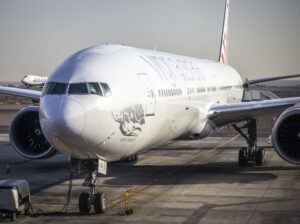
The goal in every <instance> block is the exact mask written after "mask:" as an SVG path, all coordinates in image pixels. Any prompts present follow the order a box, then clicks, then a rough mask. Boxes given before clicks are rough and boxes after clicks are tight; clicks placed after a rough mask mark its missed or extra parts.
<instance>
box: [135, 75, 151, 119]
mask: <svg viewBox="0 0 300 224" xmlns="http://www.w3.org/2000/svg"><path fill="white" fill-rule="evenodd" d="M137 77H138V79H139V80H140V81H141V84H142V86H143V88H144V92H145V95H146V108H145V110H146V111H145V115H146V116H154V115H155V109H156V100H155V92H154V89H153V85H152V83H151V80H150V78H149V76H148V75H147V74H146V73H138V74H137Z"/></svg>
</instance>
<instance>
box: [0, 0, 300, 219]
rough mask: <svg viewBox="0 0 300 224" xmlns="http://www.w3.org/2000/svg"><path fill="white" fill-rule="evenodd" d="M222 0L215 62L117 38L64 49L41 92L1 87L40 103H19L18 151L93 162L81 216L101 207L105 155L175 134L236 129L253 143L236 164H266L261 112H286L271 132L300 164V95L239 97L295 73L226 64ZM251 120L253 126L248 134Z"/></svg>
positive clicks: (131, 151) (124, 153)
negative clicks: (244, 70) (272, 73)
mask: <svg viewBox="0 0 300 224" xmlns="http://www.w3.org/2000/svg"><path fill="white" fill-rule="evenodd" d="M228 13H229V0H226V7H225V15H224V25H223V32H222V43H221V49H220V56H219V61H218V62H214V61H209V60H202V59H197V58H191V57H186V56H179V55H174V54H168V53H163V52H157V51H150V50H143V49H137V48H134V47H127V46H120V45H101V46H96V47H91V48H87V49H84V50H81V51H79V52H77V53H75V54H73V55H71V56H70V57H68V58H67V59H66V60H65V61H64V62H63V63H62V64H61V65H59V66H58V68H57V69H56V70H55V71H54V72H53V73H52V74H51V75H50V76H49V78H48V79H47V81H46V83H45V86H44V87H43V90H42V92H39V91H34V90H28V89H26V90H23V89H22V90H21V89H17V88H9V87H0V92H1V93H5V94H13V95H18V96H24V97H28V98H31V99H33V100H35V101H39V104H37V105H32V106H29V107H27V108H24V109H22V110H21V111H19V112H18V113H17V115H16V116H15V117H14V119H13V121H12V123H11V126H10V132H9V135H10V140H11V143H12V144H13V146H14V148H15V149H16V151H17V152H18V153H20V154H21V155H22V156H24V157H26V158H30V159H41V158H48V157H50V156H53V155H54V154H55V152H56V151H59V152H61V153H64V154H66V155H68V156H69V157H70V158H71V162H72V163H73V164H77V163H82V164H84V165H85V166H86V167H87V168H88V170H89V174H90V175H89V178H87V179H86V180H85V183H84V185H85V186H88V187H89V188H90V192H89V193H85V192H83V193H81V195H80V198H79V210H80V212H81V213H82V214H87V213H89V211H90V208H91V205H94V207H95V211H96V213H103V212H104V211H105V203H106V200H105V194H104V193H96V191H95V186H96V184H95V180H96V175H97V172H99V173H102V174H106V163H107V162H109V161H115V160H120V159H123V158H127V157H130V156H132V155H136V154H137V153H139V152H141V151H145V150H147V149H150V148H153V147H155V146H157V145H160V144H162V143H166V142H167V141H169V140H172V139H178V138H180V139H187V140H188V139H201V138H205V137H206V136H208V135H210V134H211V133H213V132H215V131H216V130H217V129H218V128H220V127H222V126H225V125H228V124H235V123H237V122H241V121H245V125H244V126H243V127H238V126H236V125H234V127H235V128H236V129H237V130H238V131H239V132H240V133H242V135H243V136H244V137H245V138H246V140H247V144H248V147H247V148H243V149H241V150H240V152H239V164H240V165H241V166H243V165H246V164H247V163H248V162H249V161H253V162H255V163H256V165H262V164H263V162H264V158H265V157H264V154H265V153H264V149H262V148H260V147H258V146H257V136H256V119H257V117H258V116H260V115H264V114H268V113H271V112H272V113H273V112H274V111H282V110H284V111H283V112H282V113H281V115H280V116H279V117H278V118H277V121H276V123H275V125H274V127H273V130H272V142H273V144H274V148H275V150H276V152H277V153H278V154H279V155H280V156H281V157H282V158H283V159H284V160H286V161H288V162H290V163H294V164H300V138H299V137H300V106H299V105H300V104H298V103H300V97H294V98H285V99H275V100H264V101H257V102H255V101H253V102H242V99H243V93H244V91H245V88H247V86H248V85H251V84H253V83H259V82H265V81H270V80H276V79H283V78H290V77H297V76H299V75H290V76H284V77H282V76H281V77H274V78H267V79H258V80H247V81H245V82H243V80H242V78H241V76H240V75H239V73H238V72H237V71H236V70H235V69H234V68H232V67H231V66H229V65H227V64H226V62H227V49H228V47H227V38H228V37H227V21H228ZM242 128H246V129H247V130H248V131H247V133H243V132H242Z"/></svg>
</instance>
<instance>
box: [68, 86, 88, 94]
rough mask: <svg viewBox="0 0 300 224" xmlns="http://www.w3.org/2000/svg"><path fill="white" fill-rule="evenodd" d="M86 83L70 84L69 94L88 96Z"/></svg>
mask: <svg viewBox="0 0 300 224" xmlns="http://www.w3.org/2000/svg"><path fill="white" fill-rule="evenodd" d="M88 93H89V92H88V89H87V85H86V83H73V84H70V86H69V90H68V94H71V95H72V94H74V95H76V94H88Z"/></svg>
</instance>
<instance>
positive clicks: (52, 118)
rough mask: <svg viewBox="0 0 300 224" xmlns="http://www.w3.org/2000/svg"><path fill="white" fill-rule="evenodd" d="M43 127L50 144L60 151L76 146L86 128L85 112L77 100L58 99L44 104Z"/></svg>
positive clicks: (42, 109)
mask: <svg viewBox="0 0 300 224" xmlns="http://www.w3.org/2000/svg"><path fill="white" fill-rule="evenodd" d="M41 126H42V129H43V132H44V134H45V136H46V138H47V140H49V142H50V143H51V144H52V145H53V146H55V147H56V148H58V149H64V148H66V146H67V145H68V146H72V145H74V146H76V144H78V143H79V142H80V141H81V138H80V137H81V134H82V131H83V129H84V126H85V110H84V107H83V105H82V104H81V103H80V102H79V101H77V100H76V99H71V98H60V99H58V98H56V99H53V100H51V101H47V102H43V104H42V108H41Z"/></svg>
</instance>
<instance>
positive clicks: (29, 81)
mask: <svg viewBox="0 0 300 224" xmlns="http://www.w3.org/2000/svg"><path fill="white" fill-rule="evenodd" d="M47 79H48V77H41V76H35V75H25V76H24V77H23V78H22V79H21V82H22V83H23V84H24V85H25V86H26V88H29V87H33V86H34V87H35V86H36V87H40V88H42V87H43V86H44V84H45V82H47Z"/></svg>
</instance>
